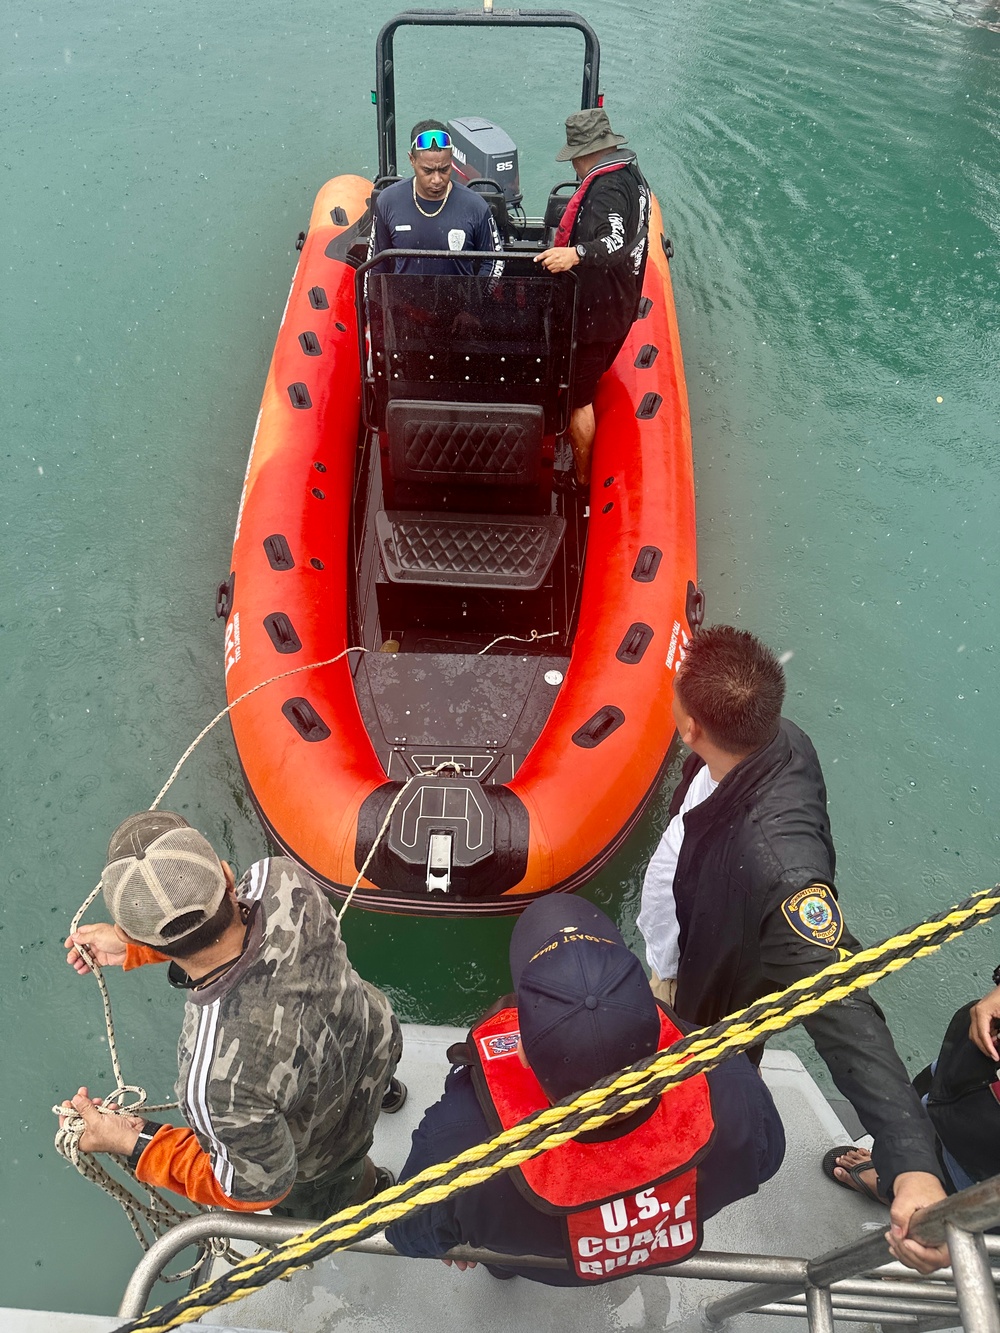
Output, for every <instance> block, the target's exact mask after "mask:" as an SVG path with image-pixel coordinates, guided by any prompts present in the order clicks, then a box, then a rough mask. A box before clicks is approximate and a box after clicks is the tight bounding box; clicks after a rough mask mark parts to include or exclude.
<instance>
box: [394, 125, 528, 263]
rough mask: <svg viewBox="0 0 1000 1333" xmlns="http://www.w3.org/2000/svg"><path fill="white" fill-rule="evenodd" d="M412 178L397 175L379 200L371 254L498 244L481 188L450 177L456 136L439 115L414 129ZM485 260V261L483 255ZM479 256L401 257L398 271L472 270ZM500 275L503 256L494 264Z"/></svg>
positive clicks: (497, 247)
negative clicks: (453, 143) (471, 188)
mask: <svg viewBox="0 0 1000 1333" xmlns="http://www.w3.org/2000/svg"><path fill="white" fill-rule="evenodd" d="M410 165H411V166H412V167H413V176H412V178H411V179H410V180H402V181H397V182H396V184H395V185H390V186H389V187H388V188H387V189H385V190H383V191H382V192H381V194H380V195H379V196H378V198H377V199H376V201H375V217H374V221H373V226H372V234H371V241H370V242H369V245H368V258H369V259H372V258H373V257H374V256H375V255H377V254H379V252H380V251H382V250H391V249H398V250H452V251H455V252H456V253H457V252H459V251H462V250H496V251H497V252H499V251H500V250H501V248H502V246H501V241H500V233H499V232H498V231H497V228H496V223H495V222H494V221H493V214H492V213H491V212H490V209H489V205H488V204H487V203H486V201H485V199H484V198H483V197H482V195H480V194H476V192H475V191H474V190H470V189H469V188H468V187H467V186H465V185H462V184H460V183H456V182H454V181H453V180H452V178H451V165H452V163H451V138H450V136H449V134H448V131H447V130H446V129H445V127H444V125H442V124H441V122H440V121H438V120H421V121H418V122H417V124H416V125H414V127H413V131H412V133H411V135H410ZM483 262H485V261H483ZM476 267H478V266H477V265H476V261H474V260H452V259H397V260H396V268H395V272H397V273H466V274H469V273H472V272H473V271H474V268H476ZM489 267H490V269H491V273H490V276H491V277H492V278H499V277H500V275H501V273H502V272H503V263H502V261H501V260H499V259H498V260H497V261H495V262H494V263H493V264H492V265H490V266H489Z"/></svg>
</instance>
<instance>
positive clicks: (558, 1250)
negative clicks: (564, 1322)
mask: <svg viewBox="0 0 1000 1333" xmlns="http://www.w3.org/2000/svg"><path fill="white" fill-rule="evenodd" d="M708 1084H709V1088H710V1089H711V1096H712V1111H713V1114H714V1116H715V1125H716V1134H715V1139H714V1140H713V1142H712V1145H711V1147H710V1148H709V1150H708V1152H707V1153H706V1155H705V1157H704V1158H703V1159H702V1161H701V1163H700V1165H699V1167H698V1171H699V1184H698V1205H699V1210H700V1214H701V1219H702V1220H704V1219H705V1218H708V1217H711V1216H712V1215H713V1214H715V1213H717V1212H719V1210H720V1209H722V1208H724V1207H725V1206H726V1204H729V1203H733V1202H734V1201H735V1200H736V1199H742V1198H744V1197H746V1196H747V1195H748V1194H755V1193H756V1192H757V1189H758V1187H759V1186H760V1185H761V1184H763V1182H764V1181H765V1180H769V1179H770V1177H771V1176H773V1175H774V1173H775V1172H776V1171H777V1169H778V1167H779V1166H780V1165H781V1161H782V1158H783V1157H784V1155H785V1135H784V1131H783V1130H782V1127H781V1121H780V1119H779V1118H778V1112H777V1110H776V1109H775V1105H774V1102H773V1101H772V1100H771V1094H770V1093H769V1092H768V1090H767V1088H766V1087H765V1085H764V1081H763V1080H762V1079H761V1078H760V1076H759V1075H758V1074H757V1072H756V1071H755V1070H754V1068H753V1066H752V1065H751V1064H750V1062H749V1061H748V1060H747V1058H746V1056H743V1055H740V1056H736V1057H734V1058H733V1059H731V1060H729V1061H727V1062H726V1063H725V1064H724V1065H721V1066H720V1067H719V1068H718V1069H716V1070H713V1071H712V1072H711V1073H710V1074H709V1075H708ZM491 1137H492V1134H491V1131H490V1128H489V1126H488V1125H487V1122H486V1117H485V1115H484V1114H483V1111H482V1108H481V1107H480V1105H479V1101H478V1099H477V1097H476V1092H475V1089H474V1088H473V1085H472V1071H471V1070H470V1069H469V1067H468V1066H460V1067H458V1068H455V1069H452V1071H451V1073H450V1074H449V1075H448V1077H447V1079H446V1080H445V1085H444V1096H443V1097H442V1098H441V1100H440V1101H439V1102H436V1103H435V1104H434V1105H433V1106H431V1107H429V1108H428V1110H427V1112H426V1113H425V1115H424V1118H423V1120H422V1121H421V1122H420V1124H419V1125H418V1126H417V1128H416V1129H415V1130H414V1132H413V1143H412V1146H411V1148H410V1155H409V1157H408V1158H407V1160H406V1165H405V1166H404V1167H403V1171H402V1174H401V1175H400V1180H408V1179H409V1178H410V1177H411V1176H415V1175H416V1174H417V1173H418V1172H419V1171H422V1170H423V1169H424V1168H425V1167H427V1166H432V1165H434V1164H435V1163H437V1162H444V1161H447V1160H448V1159H449V1158H450V1157H454V1156H455V1154H456V1153H459V1152H462V1151H463V1149H465V1148H471V1147H472V1145H473V1144H476V1143H482V1142H483V1141H484V1140H485V1139H488V1138H491ZM608 1151H609V1152H613V1151H614V1141H613V1140H611V1141H610V1142H609V1144H608ZM386 1236H387V1238H388V1240H389V1242H390V1244H392V1245H394V1246H395V1247H396V1249H397V1250H399V1251H400V1253H402V1254H407V1255H410V1256H411V1257H413V1258H418V1259H423V1258H426V1259H430V1258H440V1256H441V1255H443V1254H445V1253H446V1252H447V1251H448V1250H450V1249H451V1248H452V1247H453V1246H455V1245H473V1246H476V1247H477V1248H481V1249H488V1250H496V1251H498V1252H499V1253H501V1254H540V1255H551V1256H554V1257H566V1255H567V1250H566V1242H565V1239H564V1237H565V1223H564V1222H563V1220H562V1218H560V1217H553V1216H551V1215H549V1214H547V1213H543V1212H541V1211H539V1210H538V1209H537V1208H534V1207H532V1205H531V1204H529V1203H528V1201H527V1200H526V1199H525V1198H524V1197H523V1195H521V1194H520V1193H518V1190H517V1188H516V1187H515V1185H514V1184H513V1182H512V1180H511V1178H510V1175H509V1174H508V1173H507V1172H504V1173H503V1174H501V1175H499V1176H494V1177H493V1178H492V1179H491V1180H488V1181H486V1182H485V1183H484V1184H482V1185H476V1186H474V1187H473V1188H472V1189H469V1190H464V1191H463V1192H462V1193H461V1194H456V1195H454V1196H453V1197H452V1198H450V1199H447V1200H445V1201H444V1202H443V1203H437V1204H433V1205H431V1206H430V1207H429V1208H425V1209H423V1210H421V1211H420V1212H418V1213H415V1214H413V1215H412V1216H411V1217H407V1218H403V1219H402V1220H401V1221H399V1222H394V1223H393V1224H392V1225H391V1226H390V1227H389V1228H388V1229H387V1231H386ZM506 1271H513V1272H516V1273H519V1274H520V1275H521V1276H522V1277H527V1278H531V1280H532V1281H534V1282H544V1283H547V1284H548V1285H549V1286H556V1287H579V1286H588V1287H589V1286H593V1285H594V1282H593V1281H592V1280H587V1279H585V1278H579V1277H577V1276H576V1274H575V1273H573V1272H569V1271H566V1272H564V1271H562V1270H561V1269H539V1268H534V1269H525V1268H516V1267H515V1266H514V1265H511V1269H510V1270H506ZM608 1280H612V1279H608Z"/></svg>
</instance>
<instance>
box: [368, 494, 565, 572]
mask: <svg viewBox="0 0 1000 1333" xmlns="http://www.w3.org/2000/svg"><path fill="white" fill-rule="evenodd" d="M565 530H566V520H565V519H564V518H560V517H558V516H557V515H532V516H530V517H525V518H520V517H518V518H507V517H504V516H501V515H499V514H434V513H427V512H424V511H420V510H382V511H380V512H379V513H378V514H377V515H376V516H375V531H376V535H377V537H378V544H379V550H380V552H381V554H382V562H383V565H384V567H385V571H386V574H387V576H388V578H389V581H390V582H391V583H419V584H438V585H440V586H445V587H453V588H501V589H518V590H521V591H524V592H534V591H536V590H537V589H538V588H540V587H541V586H542V584H543V583H544V582H545V578H546V576H547V574H548V572H549V570H550V568H551V567H552V561H553V560H554V559H555V554H556V550H557V549H558V547H559V543H560V541H561V540H562V537H563V533H564V532H565Z"/></svg>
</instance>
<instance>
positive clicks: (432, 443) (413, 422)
mask: <svg viewBox="0 0 1000 1333" xmlns="http://www.w3.org/2000/svg"><path fill="white" fill-rule="evenodd" d="M542 430H543V412H542V409H541V407H538V406H536V405H535V404H531V403H503V404H498V403H440V402H438V403H435V402H421V401H419V400H413V399H396V400H395V401H393V402H390V404H389V406H388V408H387V409H386V433H387V435H388V440H389V467H390V469H391V472H392V476H393V478H394V479H395V480H397V481H405V482H416V483H431V484H433V483H435V482H438V483H440V482H449V481H454V479H455V476H456V473H457V474H459V475H460V476H461V478H462V482H463V484H464V485H466V486H533V485H535V484H537V482H538V475H539V466H540V463H541V454H542Z"/></svg>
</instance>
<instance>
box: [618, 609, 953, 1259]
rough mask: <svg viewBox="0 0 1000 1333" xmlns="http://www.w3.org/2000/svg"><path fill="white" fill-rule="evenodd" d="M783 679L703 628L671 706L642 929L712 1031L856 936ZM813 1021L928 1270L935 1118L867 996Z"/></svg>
mask: <svg viewBox="0 0 1000 1333" xmlns="http://www.w3.org/2000/svg"><path fill="white" fill-rule="evenodd" d="M784 693H785V680H784V672H783V670H782V668H781V665H780V663H779V662H778V660H777V658H776V657H775V656H774V654H773V653H772V652H771V651H770V650H769V649H768V648H766V647H765V646H764V644H762V643H761V642H760V641H759V640H758V639H756V638H754V636H753V635H752V634H749V633H747V632H746V631H745V630H737V629H733V628H732V627H730V626H728V625H716V626H714V627H712V628H711V629H707V630H703V631H702V632H701V633H700V634H697V635H696V636H695V637H694V639H693V640H692V642H691V643H690V644H689V645H688V647H687V649H686V654H685V657H684V661H683V663H682V665H681V667H680V669H679V671H678V673H677V675H676V677H675V681H674V698H673V711H674V720H675V722H676V724H677V731H678V734H679V736H680V738H681V740H682V741H683V742H684V743H685V744H686V745H687V746H689V747H690V749H691V750H692V754H691V755H690V756H689V757H688V759H687V761H686V763H685V765H684V773H683V777H682V780H681V783H680V785H679V787H678V788H677V791H676V792H675V793H674V797H673V801H672V803H671V807H670V814H671V822H670V824H669V825H668V826H667V829H666V831H665V832H664V835H663V837H662V839H661V841H660V845H659V847H658V848H657V849H656V852H655V853H654V855H653V858H652V860H651V861H650V864H649V866H648V868H647V871H646V877H645V880H644V882H643V890H642V906H641V910H640V914H639V922H638V924H639V929H640V931H641V932H642V935H643V938H644V939H645V941H646V949H647V959H648V961H649V964H650V967H651V968H652V971H653V982H652V984H653V989H654V993H656V994H659V995H661V996H663V997H664V998H666V997H668V996H671V995H672V994H674V995H675V998H674V1000H673V1002H674V1004H675V1007H676V1010H677V1013H678V1014H679V1015H680V1016H681V1017H682V1018H684V1019H686V1020H687V1021H689V1022H692V1023H696V1024H698V1025H705V1024H710V1023H715V1022H717V1021H718V1020H719V1019H720V1018H722V1017H723V1016H724V1015H726V1014H728V1013H731V1012H733V1011H734V1010H737V1009H742V1008H743V1007H745V1006H746V1005H748V1004H751V1003H752V1002H753V1001H754V1000H757V999H759V998H760V997H761V996H763V995H767V994H769V993H770V992H772V991H776V990H781V989H783V988H784V987H785V986H788V985H790V984H791V983H792V982H793V981H795V980H797V979H798V978H799V977H806V976H810V975H812V974H813V973H815V972H818V971H820V970H821V969H822V968H824V967H826V966H828V965H829V964H830V963H831V962H833V961H835V960H836V959H837V958H838V957H842V956H846V955H848V954H850V953H852V952H854V951H855V950H856V949H857V948H858V947H859V945H858V942H857V940H856V939H855V938H854V936H853V935H852V934H851V933H850V931H849V930H848V929H847V927H846V924H845V922H844V918H843V914H842V912H841V909H840V905H839V903H838V901H837V892H836V888H835V884H834V870H835V854H834V848H833V840H832V837H831V834H830V821H829V818H828V815H827V809H826V786H825V783H824V781H823V773H822V770H821V769H820V765H819V759H818V758H817V756H816V751H815V750H814V749H813V746H812V742H811V741H810V740H809V737H808V736H806V734H805V733H804V732H803V731H800V730H799V728H798V727H796V726H795V725H794V723H792V722H788V721H787V720H785V719H784V718H782V717H781V705H782V702H783V700H784ZM804 1026H805V1028H806V1030H807V1032H808V1033H809V1035H810V1036H811V1037H812V1039H813V1041H814V1042H815V1044H816V1049H817V1050H818V1051H819V1053H820V1055H821V1056H822V1057H823V1059H824V1060H825V1061H826V1063H827V1065H828V1066H829V1069H830V1072H831V1074H832V1075H833V1079H834V1082H835V1083H836V1085H837V1087H838V1088H839V1089H840V1091H841V1092H842V1093H843V1094H844V1096H845V1097H846V1098H847V1099H848V1100H849V1101H850V1102H851V1104H852V1105H853V1106H854V1108H855V1110H856V1111H857V1112H858V1115H859V1116H860V1118H861V1121H862V1123H863V1124H864V1126H865V1128H866V1129H867V1130H868V1132H869V1133H871V1134H872V1135H873V1136H874V1138H875V1143H874V1147H873V1152H872V1156H873V1158H874V1162H875V1166H876V1168H877V1170H878V1174H879V1181H880V1186H881V1193H882V1195H883V1196H884V1197H886V1198H891V1199H892V1205H891V1220H892V1227H891V1231H890V1233H889V1236H888V1238H889V1242H890V1246H891V1248H892V1249H893V1252H894V1253H895V1254H896V1256H897V1258H899V1259H900V1260H901V1261H902V1262H903V1263H906V1264H909V1265H910V1266H911V1267H915V1268H920V1269H921V1271H924V1272H930V1271H931V1270H933V1269H934V1268H936V1267H939V1266H940V1264H941V1263H943V1262H946V1259H947V1251H946V1249H944V1248H943V1247H942V1249H940V1250H939V1249H928V1248H926V1247H924V1246H921V1245H918V1244H917V1242H916V1241H914V1240H912V1239H908V1238H907V1236H906V1229H907V1224H908V1222H909V1218H910V1216H911V1214H912V1213H913V1212H914V1210H915V1209H917V1208H922V1207H925V1206H927V1205H928V1204H931V1203H934V1202H936V1201H937V1200H938V1199H941V1198H943V1197H944V1190H943V1187H942V1184H941V1180H940V1168H939V1165H938V1162H937V1157H936V1154H935V1151H934V1139H933V1133H932V1130H931V1126H930V1123H929V1121H928V1120H927V1117H926V1115H925V1113H924V1110H923V1108H922V1107H921V1105H920V1102H919V1100H918V1099H917V1096H916V1094H915V1093H914V1091H913V1089H912V1087H911V1086H910V1081H909V1079H908V1077H907V1074H906V1070H905V1068H904V1067H903V1064H902V1061H901V1060H900V1058H899V1056H898V1055H897V1054H896V1050H895V1047H894V1046H893V1042H892V1037H891V1036H890V1034H889V1030H888V1028H887V1027H886V1024H885V1019H884V1017H883V1015H882V1012H881V1010H880V1009H879V1008H878V1006H877V1005H876V1004H875V1003H874V1002H873V1001H872V1000H871V999H870V998H869V996H868V995H867V994H863V993H861V994H859V993H855V994H854V995H852V996H850V997H849V998H847V999H845V1000H841V1001H839V1002H838V1003H836V1004H832V1005H828V1006H827V1007H826V1008H824V1009H822V1010H820V1012H819V1013H817V1014H815V1015H813V1017H812V1018H809V1019H807V1020H805V1023H804Z"/></svg>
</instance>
